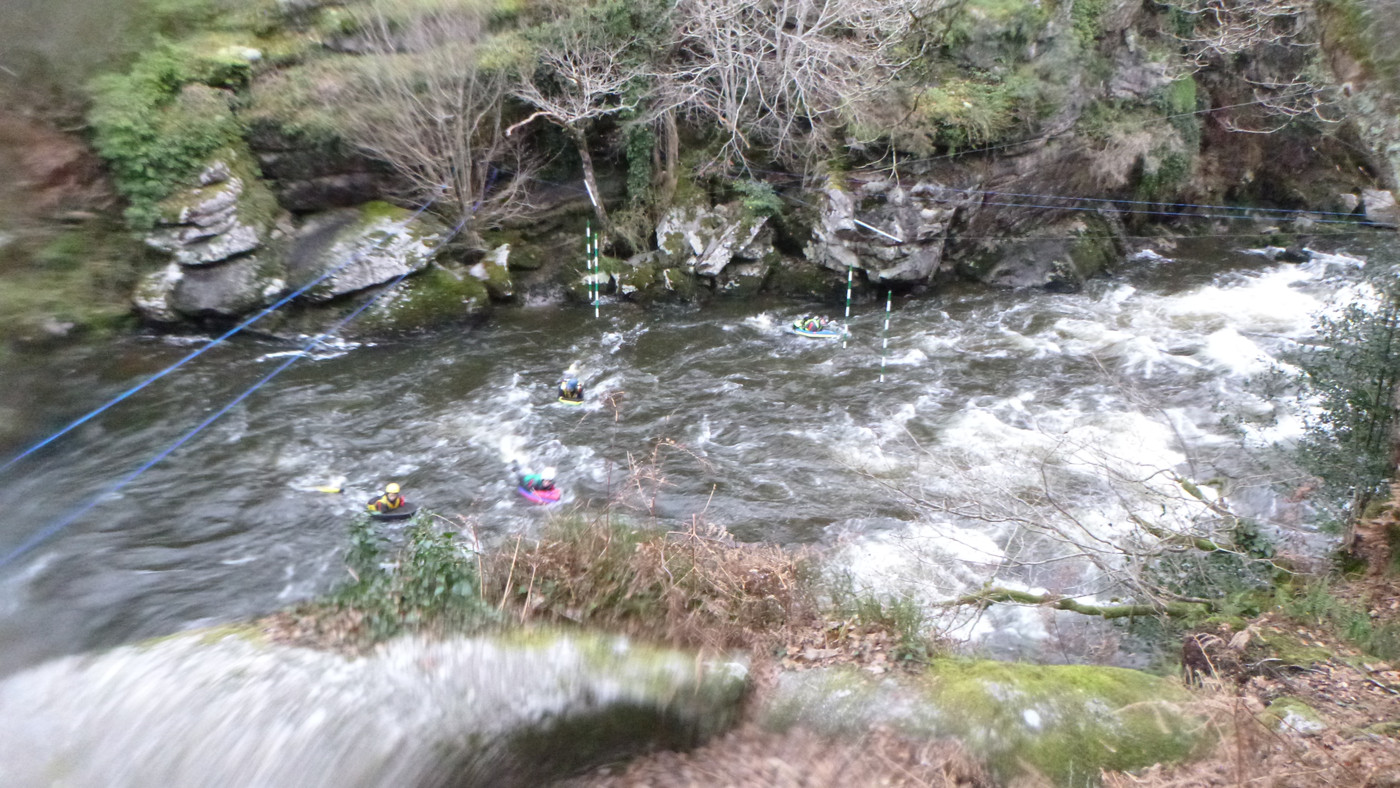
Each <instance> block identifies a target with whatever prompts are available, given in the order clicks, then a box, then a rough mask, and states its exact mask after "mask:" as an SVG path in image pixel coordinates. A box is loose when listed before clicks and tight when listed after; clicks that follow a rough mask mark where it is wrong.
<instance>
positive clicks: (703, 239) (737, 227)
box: [656, 202, 773, 276]
mask: <svg viewBox="0 0 1400 788" xmlns="http://www.w3.org/2000/svg"><path fill="white" fill-rule="evenodd" d="M656 243H657V247H658V248H659V249H660V250H661V253H662V254H661V257H662V261H661V262H662V264H663V265H664V266H666V267H668V268H675V267H681V266H694V268H695V273H696V274H698V275H700V276H717V275H718V274H719V272H720V271H723V270H724V267H725V266H726V265H729V262H730V261H731V260H734V259H736V258H737V259H740V260H750V261H752V260H760V259H763V258H764V257H766V256H768V255H770V254H772V252H773V231H772V229H771V228H769V227H768V217H766V216H758V215H755V214H753V213H752V212H750V211H748V210H746V209H745V208H744V207H743V205H742V204H741V203H738V202H734V203H725V204H723V205H717V206H714V207H707V206H701V205H686V206H677V207H675V208H672V209H671V210H670V211H668V212H667V213H666V215H665V216H664V217H662V219H661V221H660V223H658V224H657V226H656Z"/></svg>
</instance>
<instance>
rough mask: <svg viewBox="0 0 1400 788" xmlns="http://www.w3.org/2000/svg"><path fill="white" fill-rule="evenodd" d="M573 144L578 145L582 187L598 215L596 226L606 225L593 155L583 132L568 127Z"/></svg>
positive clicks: (606, 214) (605, 215)
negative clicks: (589, 150) (581, 169)
mask: <svg viewBox="0 0 1400 788" xmlns="http://www.w3.org/2000/svg"><path fill="white" fill-rule="evenodd" d="M570 133H571V135H572V136H573V138H574V144H575V145H576V146H578V157H579V159H580V160H581V161H582V162H583V187H584V188H585V189H587V190H588V200H589V202H591V203H593V213H594V215H595V216H597V217H598V226H599V227H600V228H602V229H603V230H607V227H608V210H607V208H604V207H603V194H602V192H600V191H599V190H598V177H597V176H596V175H595V174H594V173H593V156H592V155H590V154H589V152H588V138H587V137H586V136H585V135H584V133H583V132H581V131H577V130H575V129H570Z"/></svg>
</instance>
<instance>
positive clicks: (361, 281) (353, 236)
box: [287, 202, 446, 301]
mask: <svg viewBox="0 0 1400 788" xmlns="http://www.w3.org/2000/svg"><path fill="white" fill-rule="evenodd" d="M445 236H446V231H445V230H444V229H443V228H442V226H441V225H439V224H438V223H437V222H435V221H434V220H432V219H430V218H428V217H426V216H424V215H422V214H415V213H412V212H410V211H408V210H405V209H403V208H399V207H398V206H395V205H390V204H389V203H386V202H371V203H366V204H365V205H361V206H358V207H355V208H342V209H339V210H335V211H327V212H325V213H320V214H316V215H314V216H312V217H311V218H310V219H308V220H307V222H306V223H305V224H304V225H302V227H301V228H300V229H299V230H298V231H297V233H296V238H295V240H294V241H293V243H292V245H291V248H290V250H289V252H288V257H287V272H288V276H289V278H290V280H291V284H292V286H293V287H296V288H301V287H304V286H306V285H308V284H311V283H312V282H316V280H318V279H319V280H321V281H319V282H316V284H314V285H313V286H312V287H311V289H310V290H308V291H307V293H306V297H307V298H308V299H309V300H311V301H329V300H331V299H333V298H337V297H339V296H343V295H346V294H348V293H354V292H357V291H360V290H364V289H365V288H368V287H373V286H375V285H380V284H384V283H385V282H389V281H391V280H394V279H398V278H399V277H401V276H406V275H408V274H411V273H414V272H416V271H421V270H423V269H424V268H426V267H427V266H428V263H429V262H430V261H431V260H432V258H433V255H434V253H435V252H436V248H437V245H438V244H439V243H440V242H441V241H442V239H443V238H444V237H445ZM323 277H324V278H323Z"/></svg>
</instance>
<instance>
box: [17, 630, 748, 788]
mask: <svg viewBox="0 0 1400 788" xmlns="http://www.w3.org/2000/svg"><path fill="white" fill-rule="evenodd" d="M746 683H747V671H746V668H745V666H744V665H742V664H740V663H735V662H706V661H701V660H697V658H696V656H695V655H693V654H686V653H681V652H674V651H665V650H659V649H653V648H649V647H643V646H638V645H635V644H632V643H630V642H628V641H626V640H624V639H621V638H609V637H592V636H586V635H569V636H566V635H562V634H551V633H531V634H527V635H518V636H515V637H514V638H510V637H500V638H497V639H484V638H482V639H454V640H447V641H443V642H428V641H424V640H418V639H401V640H397V641H391V642H390V643H388V644H386V645H384V646H382V647H380V648H379V649H378V650H377V651H376V652H374V653H373V654H371V655H369V656H366V657H363V658H355V659H351V658H347V657H344V656H341V655H338V654H332V653H326V652H319V651H312V650H309V649H301V648H292V647H288V646H277V645H271V644H268V643H265V642H263V641H262V640H261V638H260V636H259V635H258V634H257V633H256V632H250V631H237V630H230V631H224V632H219V631H213V632H202V633H192V634H185V635H180V636H176V637H173V638H169V639H165V640H161V641H157V642H154V643H149V644H144V645H138V646H129V647H124V648H118V649H114V650H112V651H108V652H105V653H102V654H95V655H87V656H76V657H69V658H64V659H60V660H55V661H53V662H49V663H47V664H44V665H40V666H38V667H35V668H31V669H29V670H27V671H24V672H23V673H20V674H17V675H13V676H10V677H8V678H7V679H5V680H4V681H3V682H0V709H4V712H5V713H4V714H2V715H0V774H2V775H3V776H4V783H5V785H6V786H9V787H10V788H30V787H31V786H33V787H34V788H37V787H38V786H48V785H53V784H54V781H55V780H56V779H57V780H58V781H59V782H61V783H62V784H63V785H65V786H70V787H72V788H82V787H83V786H94V787H96V786H103V787H104V788H105V787H107V786H112V787H114V788H121V787H123V786H132V787H133V788H135V787H136V786H154V785H249V786H252V785H256V786H261V787H262V788H281V787H283V786H286V787H287V788H293V787H295V788H315V787H316V786H327V788H330V787H331V786H348V785H354V786H386V788H387V787H388V786H406V785H423V786H427V785H491V786H531V785H543V784H550V783H552V781H553V780H554V779H557V778H560V777H563V776H565V775H568V774H571V773H574V772H576V771H578V770H580V769H583V768H587V767H590V766H594V765H598V764H601V763H603V762H606V761H609V760H612V759H615V758H618V757H621V756H625V755H628V754H632V753H636V752H640V751H644V750H646V749H648V748H653V747H667V748H682V747H687V746H693V745H695V744H697V743H699V742H701V741H703V740H704V739H705V738H707V737H708V736H710V735H712V734H714V733H717V732H719V731H721V730H723V729H724V728H725V727H727V726H728V725H729V724H731V722H732V721H733V720H734V718H735V717H736V715H737V714H738V710H739V708H738V707H739V702H740V701H741V699H742V697H743V695H744V692H745V688H746ZM60 732H61V733H60Z"/></svg>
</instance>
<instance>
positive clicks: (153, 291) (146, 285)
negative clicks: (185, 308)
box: [131, 263, 181, 323]
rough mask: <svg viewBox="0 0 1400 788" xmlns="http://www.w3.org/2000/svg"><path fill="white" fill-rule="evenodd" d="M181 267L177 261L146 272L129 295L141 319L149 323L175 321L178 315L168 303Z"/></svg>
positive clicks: (178, 278)
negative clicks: (152, 271)
mask: <svg viewBox="0 0 1400 788" xmlns="http://www.w3.org/2000/svg"><path fill="white" fill-rule="evenodd" d="M180 277H181V268H180V264H179V263H170V264H169V265H167V266H166V267H165V268H162V269H161V270H159V271H156V272H154V273H151V274H148V275H147V276H146V277H144V278H143V279H142V280H141V281H140V282H139V283H138V284H137V285H136V291H135V293H134V294H133V295H132V297H131V301H132V305H133V306H135V307H136V312H137V314H139V315H140V316H141V319H142V320H145V321H147V322H151V323H176V322H179V320H180V315H178V314H177V313H176V312H175V308H174V307H173V306H171V305H170V294H171V293H173V292H175V285H176V284H178V283H179V281H180Z"/></svg>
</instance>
